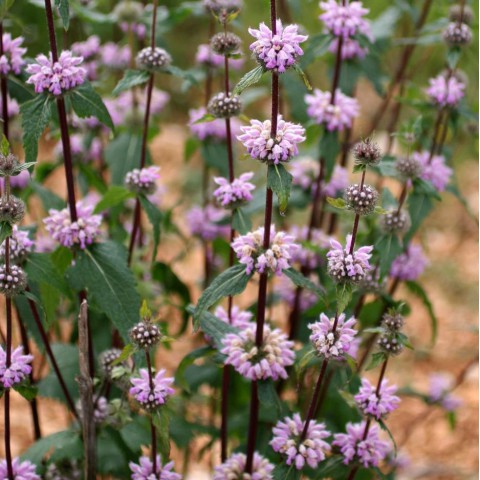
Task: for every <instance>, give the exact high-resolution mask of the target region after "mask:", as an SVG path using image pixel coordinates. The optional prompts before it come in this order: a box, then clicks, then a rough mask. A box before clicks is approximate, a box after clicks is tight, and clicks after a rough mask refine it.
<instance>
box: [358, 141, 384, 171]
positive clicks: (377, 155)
mask: <svg viewBox="0 0 480 480" xmlns="http://www.w3.org/2000/svg"><path fill="white" fill-rule="evenodd" d="M352 153H353V156H354V157H355V163H356V164H357V165H365V166H374V165H378V164H379V163H380V160H381V159H382V152H381V150H380V147H379V146H378V144H377V143H376V142H372V141H371V140H370V139H369V138H367V139H365V140H364V141H363V142H358V143H357V144H355V145H354V147H353V149H352Z"/></svg>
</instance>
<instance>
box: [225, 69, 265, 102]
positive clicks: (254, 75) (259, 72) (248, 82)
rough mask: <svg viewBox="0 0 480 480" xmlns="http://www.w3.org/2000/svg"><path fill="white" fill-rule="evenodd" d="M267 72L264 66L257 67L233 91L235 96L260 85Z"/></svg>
mask: <svg viewBox="0 0 480 480" xmlns="http://www.w3.org/2000/svg"><path fill="white" fill-rule="evenodd" d="M265 72H266V70H265V69H264V68H263V67H262V66H260V65H259V66H257V67H255V68H254V69H253V70H250V71H249V72H248V73H246V74H245V75H244V76H243V77H242V78H241V80H240V81H239V82H238V83H237V85H236V86H235V88H234V89H233V94H234V95H240V94H241V93H242V92H243V91H244V90H245V89H247V88H248V87H251V86H252V85H255V84H256V83H258V82H259V81H260V80H261V79H262V77H263V74H264V73H265Z"/></svg>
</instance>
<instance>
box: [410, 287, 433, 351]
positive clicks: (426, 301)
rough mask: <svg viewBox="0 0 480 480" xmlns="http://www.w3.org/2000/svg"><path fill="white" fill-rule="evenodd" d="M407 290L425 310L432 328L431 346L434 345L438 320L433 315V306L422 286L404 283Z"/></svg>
mask: <svg viewBox="0 0 480 480" xmlns="http://www.w3.org/2000/svg"><path fill="white" fill-rule="evenodd" d="M405 285H406V286H407V288H408V289H409V290H410V292H412V293H413V294H414V295H416V296H417V297H418V298H419V299H420V300H421V301H422V302H423V305H424V306H425V308H426V309H427V312H428V316H429V317H430V324H431V327H432V337H431V344H432V345H435V342H436V341H437V333H438V319H437V316H436V315H435V311H434V310H433V304H432V302H431V301H430V299H429V298H428V295H427V292H426V291H425V290H424V289H423V288H422V286H421V285H420V284H419V283H417V282H413V281H407V282H405Z"/></svg>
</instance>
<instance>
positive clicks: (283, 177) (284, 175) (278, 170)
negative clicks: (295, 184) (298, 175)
mask: <svg viewBox="0 0 480 480" xmlns="http://www.w3.org/2000/svg"><path fill="white" fill-rule="evenodd" d="M292 178H293V177H292V176H291V175H290V173H288V172H287V170H286V169H285V167H284V166H283V165H282V164H278V165H269V166H268V173H267V188H270V190H272V191H273V192H274V193H275V194H276V195H277V198H278V207H279V209H280V214H281V215H283V214H284V213H285V211H286V210H287V205H288V199H289V198H290V189H291V186H292Z"/></svg>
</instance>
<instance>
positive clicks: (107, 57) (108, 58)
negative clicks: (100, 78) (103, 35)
mask: <svg viewBox="0 0 480 480" xmlns="http://www.w3.org/2000/svg"><path fill="white" fill-rule="evenodd" d="M130 58H131V52H130V47H129V46H128V45H124V46H120V45H117V44H116V43H114V42H107V43H105V44H103V45H102V46H101V48H100V61H101V63H102V65H104V66H105V67H108V68H111V69H113V70H123V69H125V68H127V67H128V64H129V63H130Z"/></svg>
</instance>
